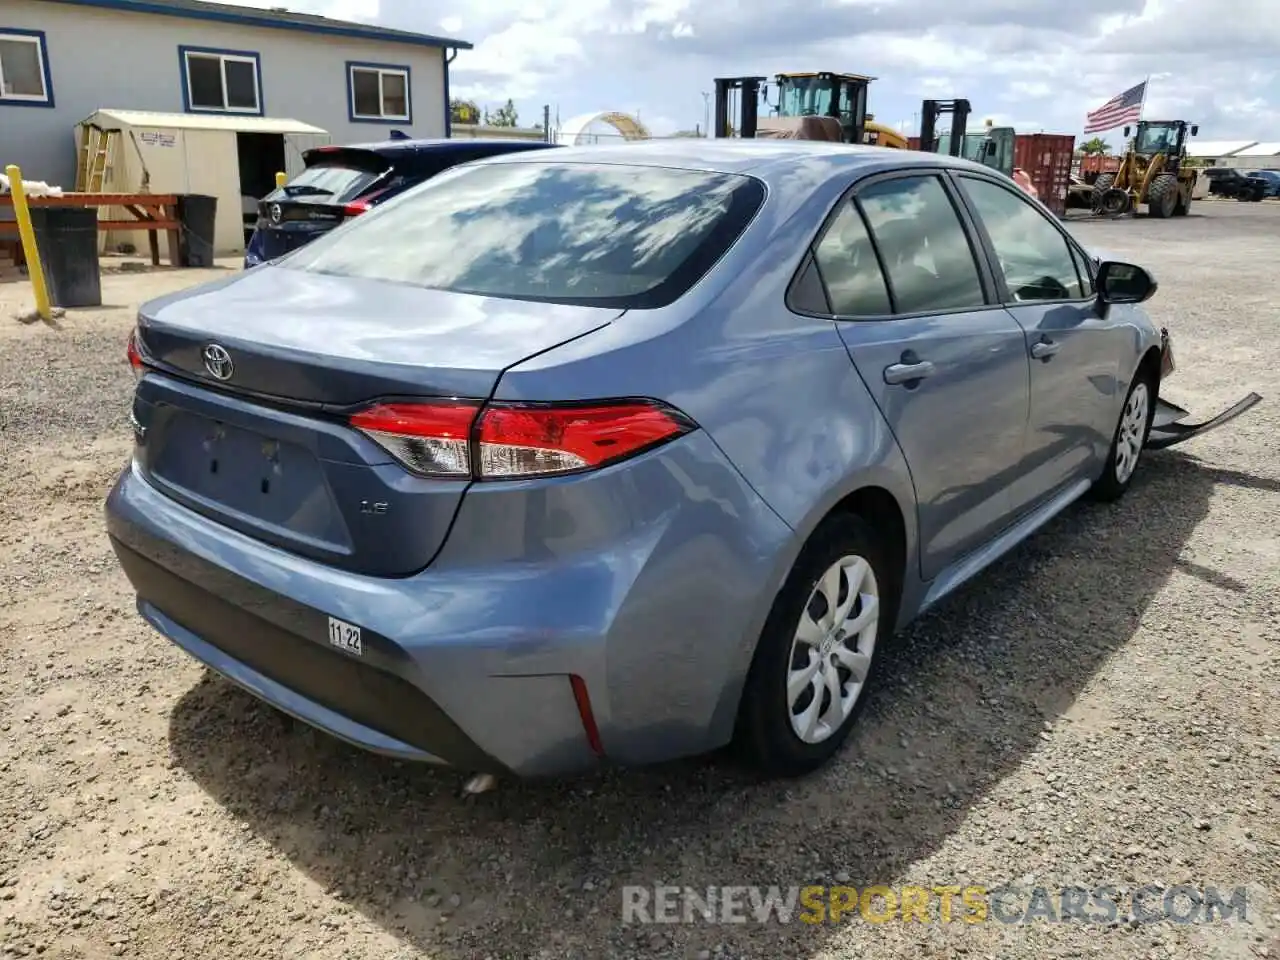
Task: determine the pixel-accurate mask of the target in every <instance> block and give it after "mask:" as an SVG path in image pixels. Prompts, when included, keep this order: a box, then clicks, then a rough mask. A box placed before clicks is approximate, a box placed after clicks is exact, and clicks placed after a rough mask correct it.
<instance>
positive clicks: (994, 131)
mask: <svg viewBox="0 0 1280 960" xmlns="http://www.w3.org/2000/svg"><path fill="white" fill-rule="evenodd" d="M971 112H972V110H971V108H970V106H969V101H968V100H925V101H924V102H923V103H922V104H921V108H920V117H921V122H920V149H921V150H927V151H929V152H930V153H949V154H950V155H951V156H953V157H963V158H964V159H966V160H972V161H973V162H974V163H980V164H982V165H983V166H986V167H990V168H991V169H992V170H998V171H1000V172H1001V173H1003V174H1004V175H1005V176H1006V177H1012V176H1013V160H1014V156H1013V147H1014V140H1015V138H1016V136H1017V134H1016V131H1015V130H1014V129H1013V127H997V126H994V125H993V124H992V123H991V121H990V120H988V121H987V123H986V126H985V127H984V130H983V132H982V133H969V132H968V127H969V115H970V113H971ZM944 114H950V115H951V118H952V119H951V132H950V133H949V134H947V139H946V149H945V150H943V149H942V146H943V140H942V137H940V136H939V135H938V134H937V133H936V129H937V124H938V118H939V117H940V116H942V115H944Z"/></svg>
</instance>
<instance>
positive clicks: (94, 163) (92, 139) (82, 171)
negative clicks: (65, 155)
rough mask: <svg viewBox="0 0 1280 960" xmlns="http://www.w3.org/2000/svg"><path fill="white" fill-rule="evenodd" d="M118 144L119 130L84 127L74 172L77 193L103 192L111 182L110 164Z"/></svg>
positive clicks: (91, 126) (91, 125)
mask: <svg viewBox="0 0 1280 960" xmlns="http://www.w3.org/2000/svg"><path fill="white" fill-rule="evenodd" d="M119 142H120V131H119V130H103V129H102V128H101V127H99V126H97V125H95V124H89V125H87V126H86V127H85V136H84V146H83V147H82V148H81V151H80V163H79V165H78V169H77V170H76V191H77V192H79V193H101V192H102V191H103V188H104V187H105V186H106V184H107V183H108V182H110V180H111V173H112V162H113V160H114V158H115V150H116V144H118V143H119Z"/></svg>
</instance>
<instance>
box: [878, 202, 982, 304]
mask: <svg viewBox="0 0 1280 960" xmlns="http://www.w3.org/2000/svg"><path fill="white" fill-rule="evenodd" d="M858 203H859V204H860V205H861V207H862V210H863V212H864V213H865V214H866V217H867V223H868V225H869V226H870V227H871V233H872V236H874V237H875V239H876V245H877V246H878V247H879V248H880V256H881V257H882V258H883V260H884V269H885V272H886V273H887V274H888V275H889V286H890V288H891V290H892V294H893V303H894V309H895V312H897V313H926V312H928V311H933V310H955V311H959V310H972V309H975V308H978V307H982V306H985V305H986V297H985V295H984V294H983V291H982V279H981V276H980V275H979V273H978V264H977V261H976V260H974V256H973V248H972V247H971V246H970V245H969V238H968V235H967V234H966V233H965V230H964V226H963V225H962V224H961V222H960V217H959V214H957V213H956V209H955V207H954V206H953V205H952V203H951V198H950V197H949V196H947V192H946V190H945V189H944V188H943V186H942V183H941V182H940V181H939V180H938V178H937V177H935V176H921V177H902V178H898V179H893V180H883V181H881V182H879V183H874V184H872V185H871V186H869V187H867V188H865V189H863V190H860V191H859V192H858Z"/></svg>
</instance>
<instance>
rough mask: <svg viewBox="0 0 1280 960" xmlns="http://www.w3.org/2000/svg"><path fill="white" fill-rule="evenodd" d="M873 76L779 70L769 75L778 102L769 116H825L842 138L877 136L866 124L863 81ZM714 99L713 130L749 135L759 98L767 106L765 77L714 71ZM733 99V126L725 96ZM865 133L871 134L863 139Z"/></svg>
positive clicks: (860, 140) (724, 134)
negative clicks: (719, 74)
mask: <svg viewBox="0 0 1280 960" xmlns="http://www.w3.org/2000/svg"><path fill="white" fill-rule="evenodd" d="M874 79H875V77H866V76H863V75H861V74H856V73H834V72H832V71H829V70H823V71H819V72H816V73H780V74H778V75H777V76H775V77H774V83H775V84H776V85H777V88H778V103H777V106H776V107H774V108H773V116H777V117H782V118H797V117H831V118H833V119H835V120H837V121H838V122H839V124H840V140H841V142H843V143H868V142H878V138H879V133H880V130H879V127H880V125H879V124H873V126H874V127H876V128H877V129H875V130H873V131H871V133H868V129H867V119H868V118H867V86H868V85H869V84H870V83H871V81H872V80H874ZM715 84H716V103H715V136H716V137H728V136H733V135H735V134H736V135H737V136H739V137H744V138H753V137H755V136H756V133H757V131H758V130H759V120H760V99H761V97H762V95H763V96H764V99H765V105H766V106H768V96H767V93H768V83H767V78H766V77H718V78H717V79H716V81H715ZM733 99H736V100H737V102H738V109H737V111H736V112H737V114H738V123H737V126H736V129H735V128H734V127H733V126H732V125H731V121H730V113H731V111H730V101H731V100H733ZM869 136H875V137H876V138H877V139H875V140H868V137H869Z"/></svg>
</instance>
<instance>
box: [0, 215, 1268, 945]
mask: <svg viewBox="0 0 1280 960" xmlns="http://www.w3.org/2000/svg"><path fill="white" fill-rule="evenodd" d="M1197 209H1198V212H1197V213H1196V215H1195V216H1193V217H1191V218H1188V219H1186V220H1173V221H1167V222H1165V223H1159V222H1147V221H1142V220H1138V221H1123V222H1096V221H1086V222H1079V223H1076V224H1073V229H1074V230H1076V231H1077V232H1078V233H1079V235H1080V236H1081V237H1082V238H1083V239H1084V240H1085V241H1086V242H1089V243H1093V244H1097V245H1100V246H1103V247H1105V248H1107V249H1109V250H1112V251H1114V252H1115V253H1117V254H1120V255H1126V254H1127V255H1131V256H1133V257H1135V258H1141V259H1142V260H1143V261H1145V262H1147V263H1149V264H1150V265H1152V266H1153V268H1154V269H1155V270H1156V271H1157V273H1158V276H1159V277H1160V279H1161V281H1162V283H1163V286H1162V288H1161V291H1160V294H1159V295H1158V297H1157V298H1156V299H1155V300H1154V301H1153V302H1152V304H1151V308H1152V312H1153V313H1154V314H1155V315H1156V317H1157V319H1158V320H1159V321H1160V322H1162V323H1166V324H1167V325H1168V326H1169V327H1170V329H1171V331H1172V332H1173V334H1174V336H1175V342H1176V345H1177V356H1178V360H1179V362H1180V369H1179V371H1178V373H1177V376H1176V379H1175V380H1174V381H1173V382H1172V383H1171V384H1170V388H1169V394H1170V398H1171V399H1173V400H1174V401H1175V402H1179V403H1181V404H1182V405H1183V406H1185V407H1187V408H1188V409H1191V410H1192V411H1193V413H1195V414H1208V413H1213V412H1216V410H1217V408H1220V407H1222V406H1224V405H1226V404H1228V403H1230V402H1233V401H1234V400H1236V399H1237V398H1238V397H1239V396H1240V395H1241V394H1242V393H1243V392H1245V391H1246V390H1248V389H1256V390H1258V391H1259V392H1260V393H1262V394H1263V395H1264V397H1266V398H1267V399H1266V400H1265V401H1264V404H1263V405H1261V406H1260V407H1258V408H1257V409H1255V410H1254V411H1253V412H1251V413H1250V414H1248V415H1246V416H1245V417H1244V418H1242V419H1241V420H1239V421H1237V422H1236V423H1235V424H1233V425H1232V426H1231V427H1229V428H1225V429H1223V430H1221V431H1218V432H1216V433H1213V434H1211V435H1208V436H1206V437H1203V438H1200V439H1197V440H1194V441H1192V442H1190V443H1188V444H1186V445H1185V446H1184V447H1181V448H1179V449H1178V450H1176V451H1166V452H1163V453H1159V454H1155V455H1151V456H1150V457H1149V459H1147V460H1145V461H1144V464H1143V466H1142V467H1141V468H1140V471H1139V476H1138V478H1137V480H1136V481H1135V486H1134V488H1133V490H1132V491H1131V493H1130V495H1129V496H1128V497H1127V498H1126V499H1125V501H1124V502H1122V503H1120V504H1117V505H1114V506H1110V507H1099V506H1089V505H1083V504H1082V505H1080V506H1078V507H1076V508H1073V509H1071V510H1069V511H1068V512H1067V513H1066V515H1064V516H1062V517H1061V518H1059V519H1058V520H1057V521H1055V522H1054V523H1053V524H1052V525H1051V527H1050V528H1049V529H1047V530H1046V531H1044V532H1042V533H1041V534H1040V535H1039V536H1037V537H1036V538H1035V539H1034V540H1033V541H1032V542H1030V543H1028V544H1027V545H1026V546H1024V547H1023V548H1022V549H1020V550H1019V551H1017V552H1016V554H1015V555H1014V556H1012V557H1010V558H1008V559H1007V560H1005V561H1004V562H1002V563H1001V564H999V565H998V566H997V567H996V568H994V569H992V570H990V571H989V572H987V573H986V574H984V575H983V576H982V577H981V578H979V580H978V581H977V582H976V583H974V584H972V585H971V586H970V587H969V588H968V589H966V590H965V591H963V593H962V595H960V596H958V597H956V598H954V599H953V600H952V601H951V602H949V603H947V604H945V605H944V607H943V608H942V609H939V610H937V611H936V612H934V613H932V614H931V615H929V616H927V617H926V618H925V619H924V620H922V621H921V622H920V623H919V624H917V625H916V626H915V627H914V628H913V629H912V630H911V631H910V632H909V633H908V634H907V635H906V636H904V637H903V638H902V642H901V643H900V644H898V645H897V647H896V648H895V649H894V650H893V651H892V653H891V656H892V661H893V662H892V664H891V669H890V670H889V671H888V674H889V679H888V681H887V682H886V684H885V685H884V686H883V687H882V688H881V689H880V690H879V692H878V694H877V696H876V699H875V701H874V702H873V704H872V705H871V709H870V710H869V711H868V712H867V714H866V716H865V719H864V720H863V722H862V724H861V727H860V730H859V732H858V733H857V734H856V735H855V737H854V738H852V739H851V742H850V744H849V746H848V748H847V749H846V750H845V752H844V753H843V754H842V756H841V757H840V758H839V759H838V761H837V762H835V763H833V764H832V765H831V767H830V768H829V769H828V770H826V771H825V772H823V773H822V774H820V775H818V776H815V777H813V778H811V779H808V780H805V781H802V782H793V783H789V784H782V785H779V784H769V785H760V784H757V783H753V782H751V781H749V780H747V779H744V778H743V777H742V776H741V775H740V774H739V773H737V772H735V771H734V770H733V769H732V768H730V767H729V766H728V765H727V764H724V763H722V762H717V761H714V760H708V761H698V762H691V763H685V764H677V765H674V766H669V767H664V768H660V769H654V770H644V771H632V772H627V773H611V774H608V775H605V776H601V777H598V778H594V779H589V780H578V781H573V782H563V783H553V784H534V785H520V784H504V785H503V786H501V787H500V789H498V790H496V791H494V792H492V793H489V794H484V795H482V796H480V797H478V798H474V799H472V800H469V801H465V802H464V801H463V800H461V799H459V796H458V791H459V786H460V784H461V777H460V775H458V774H456V773H451V772H441V771H436V770H431V769H423V768H415V767H410V766H403V765H398V764H395V763H390V762H387V761H385V760H382V759H378V758H375V757H371V756H367V755H364V754H361V753H359V752H357V751H355V750H352V749H348V748H346V747H345V746H343V745H341V744H338V743H336V742H334V741H332V740H330V739H329V738H327V737H325V736H323V735H321V734H318V733H315V732H313V731H311V730H309V729H307V728H305V727H303V726H302V725H299V724H293V723H291V722H289V721H287V720H285V719H284V718H283V717H281V716H280V715H278V714H276V713H275V712H273V711H272V710H269V709H267V708H265V707H263V706H260V705H259V704H258V703H257V702H256V701H254V700H253V699H251V698H250V697H248V696H246V695H243V694H241V693H240V692H238V691H237V690H235V689H233V688H231V687H230V686H228V685H227V684H224V683H222V682H220V681H217V680H214V679H210V678H209V677H208V676H206V675H205V673H204V671H202V669H200V668H199V667H198V666H197V665H196V664H194V663H193V662H192V661H190V660H189V659H187V658H186V657H185V656H183V655H181V654H180V653H178V652H177V651H176V650H175V649H174V648H172V647H170V646H169V645H168V644H167V643H166V642H164V641H163V640H161V639H160V638H159V637H158V636H156V635H154V634H153V633H152V632H151V631H150V630H149V629H147V628H146V627H144V625H143V624H142V623H141V621H140V620H139V619H138V617H137V616H136V615H135V614H134V612H133V601H132V596H131V594H130V591H129V589H128V586H127V584H126V581H125V579H124V577H123V576H122V575H121V573H120V572H119V571H118V569H117V567H116V565H115V563H114V560H113V558H112V555H111V553H110V549H109V547H108V544H107V540H106V537H105V535H104V534H103V530H102V522H101V503H102V499H103V496H104V494H105V493H106V491H107V489H108V486H109V483H110V482H111V479H112V477H113V474H114V473H115V472H116V471H117V470H118V469H119V467H120V466H121V464H122V462H123V461H124V460H125V458H126V457H127V455H128V450H129V438H128V431H127V427H126V423H125V415H126V414H125V411H126V409H127V400H128V396H129V391H130V388H131V378H130V375H129V372H128V369H127V367H126V365H125V362H124V338H125V335H126V333H127V331H128V329H129V326H130V324H131V321H132V314H133V310H134V308H135V307H136V305H137V304H138V303H139V302H141V301H142V300H145V299H147V298H149V297H151V296H154V295H157V294H159V293H161V292H164V291H167V290H171V289H175V288H178V287H182V286H184V285H186V284H189V283H192V282H196V281H198V280H200V279H203V278H205V277H207V274H203V275H201V274H197V273H194V272H181V271H175V272H155V273H148V274H141V275H136V274H120V275H112V276H108V277H106V278H105V281H104V288H105V296H106V299H107V301H108V303H109V304H111V306H109V307H103V308H101V309H94V310H88V311H70V312H69V313H68V315H67V316H66V317H65V318H63V319H62V320H61V321H60V322H59V323H58V324H57V326H56V327H53V328H51V327H48V326H46V325H44V324H40V323H36V324H32V325H20V324H18V323H17V322H14V321H10V320H9V315H10V314H11V313H13V312H14V311H15V310H16V309H17V307H18V306H19V305H23V306H25V305H26V302H25V301H26V298H27V297H28V296H29V291H28V289H27V288H26V287H25V285H17V284H10V285H5V286H0V413H2V416H3V432H2V433H0V732H2V733H3V737H0V838H3V839H0V956H10V955H16V956H37V955H39V956H43V957H59V958H62V957H66V958H72V957H77V958H80V957H83V958H95V957H106V956H129V957H143V958H157V960H159V958H164V960H176V958H180V957H188V958H193V957H203V956H217V957H254V958H258V957H263V958H266V957H289V958H321V957H324V958H328V957H346V958H354V960H364V958H369V960H373V958H377V960H394V958H408V957H419V958H426V957H429V958H439V960H463V958H466V960H471V958H477V960H478V958H485V957H494V958H497V957H504V958H505V957H513V958H514V957H550V958H579V957H580V958H584V960H585V958H627V957H632V956H635V957H663V958H682V960H693V958H707V957H714V958H749V957H750V958H760V960H782V958H819V957H821V958H855V957H864V956H865V957H876V958H894V957H901V958H944V957H946V958H960V957H964V958H982V957H991V958H995V957H1002V958H1006V957H1018V958H1021V957H1026V958H1032V957H1035V958H1039V957H1098V958H1108V960H1111V958H1166V957H1196V958H1199V960H1207V958H1255V957H1267V956H1269V957H1280V905H1278V903H1277V900H1276V899H1275V894H1276V893H1277V892H1280V826H1278V824H1280V776H1277V774H1278V773H1280V724H1278V723H1277V714H1276V709H1275V704H1276V702H1277V700H1278V699H1280V668H1278V667H1277V660H1278V658H1277V651H1278V649H1280V627H1278V626H1277V624H1280V539H1278V538H1277V533H1276V531H1277V529H1280V496H1277V493H1278V492H1280V440H1278V438H1280V430H1278V427H1280V416H1278V415H1277V409H1280V407H1278V406H1277V398H1278V397H1280V375H1278V374H1277V372H1276V367H1275V365H1274V358H1273V357H1272V356H1271V355H1270V351H1269V350H1266V349H1264V345H1266V344H1269V343H1270V341H1271V337H1272V335H1273V332H1274V329H1275V326H1276V324H1277V323H1278V322H1280V309H1278V308H1277V304H1278V303H1280V272H1278V271H1277V269H1276V264H1277V263H1278V262H1280V259H1278V258H1277V252H1278V251H1280V240H1277V238H1278V237H1280V205H1271V204H1266V205H1241V204H1224V203H1212V204H1211V203H1202V204H1197ZM811 882H816V883H839V884H845V883H848V884H852V885H855V886H857V887H859V888H861V887H864V886H866V885H869V884H887V885H901V884H920V885H923V886H926V887H930V886H933V885H937V884H946V883H957V884H978V885H984V886H987V887H995V886H997V885H999V884H1001V883H1005V882H1012V883H1015V884H1021V885H1026V886H1032V885H1044V886H1052V885H1055V884H1065V883H1075V884H1082V885H1084V886H1086V887H1092V886H1095V885H1099V884H1113V885H1115V886H1117V887H1120V888H1123V889H1126V890H1132V889H1134V888H1135V887H1137V886H1140V885H1142V884H1147V883H1151V884H1159V885H1172V884H1178V883H1186V884H1191V885H1218V886H1219V887H1234V886H1236V885H1247V887H1248V891H1249V897H1250V899H1249V909H1248V919H1249V922H1248V923H1246V924H1240V923H1221V922H1219V923H1217V924H1215V925H1211V926H1210V925H1195V924H1191V925H1179V924H1173V923H1159V924H1153V925H1132V924H1125V923H1115V924H1110V925H1093V926H1085V925H1083V924H1081V923H1078V922H1076V923H1061V924H1049V923H1037V924H1035V925H1031V926H1014V925H1007V924H1003V923H996V922H988V923H978V924H967V923H961V922H952V923H930V924H922V923H901V922H894V923H885V924H872V923H867V922H865V921H863V920H861V919H855V920H853V921H851V922H845V923H841V924H838V925H831V924H824V925H819V926H814V925H807V924H804V923H799V922H792V923H790V924H786V925H781V924H767V925H766V924H755V923H751V924H738V925H732V924H730V925H724V924H710V923H706V922H701V921H700V922H695V923H691V924H681V925H663V926H635V925H631V926H626V925H623V924H622V923H621V920H620V916H621V902H622V898H621V896H620V892H619V888H620V887H621V886H622V885H625V884H642V885H654V884H661V883H666V884H687V885H690V886H692V887H694V888H705V887H706V886H707V885H709V884H717V885H723V884H761V885H769V884H780V885H784V886H785V885H792V884H807V883H811Z"/></svg>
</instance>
